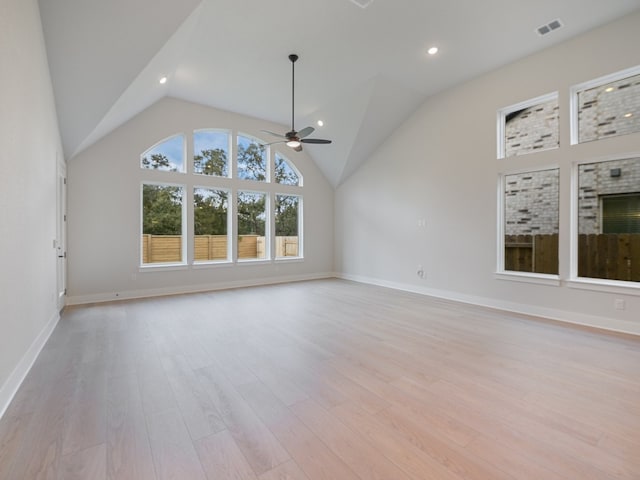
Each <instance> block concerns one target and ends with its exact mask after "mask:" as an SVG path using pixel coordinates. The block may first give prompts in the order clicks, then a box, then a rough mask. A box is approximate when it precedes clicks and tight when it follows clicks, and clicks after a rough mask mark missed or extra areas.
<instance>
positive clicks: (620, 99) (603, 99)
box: [571, 67, 640, 144]
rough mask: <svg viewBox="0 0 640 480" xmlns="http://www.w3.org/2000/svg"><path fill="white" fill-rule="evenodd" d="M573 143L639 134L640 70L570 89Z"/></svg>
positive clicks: (630, 70)
mask: <svg viewBox="0 0 640 480" xmlns="http://www.w3.org/2000/svg"><path fill="white" fill-rule="evenodd" d="M571 93H572V95H571V102H572V127H571V143H573V144H576V143H583V142H590V141H593V140H600V139H603V138H609V137H616V136H618V135H626V134H629V133H635V132H640V67H635V68H632V69H629V70H625V71H622V72H618V73H614V74H612V75H608V76H606V77H602V78H599V79H596V80H592V81H589V82H585V83H582V84H580V85H576V86H574V87H573V88H572V89H571Z"/></svg>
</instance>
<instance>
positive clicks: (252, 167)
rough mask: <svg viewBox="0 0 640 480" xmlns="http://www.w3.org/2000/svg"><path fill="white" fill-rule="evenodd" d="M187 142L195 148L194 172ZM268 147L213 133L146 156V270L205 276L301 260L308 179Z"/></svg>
mask: <svg viewBox="0 0 640 480" xmlns="http://www.w3.org/2000/svg"><path fill="white" fill-rule="evenodd" d="M186 139H189V141H190V142H192V144H191V145H190V146H192V147H193V148H192V150H191V149H189V151H193V159H192V163H191V162H189V166H188V167H187V162H186V161H185V156H186V151H187V150H188V149H187V147H188V145H186ZM264 143H265V142H263V141H262V140H260V139H258V138H255V137H251V136H249V135H244V134H239V135H236V134H235V133H232V132H231V130H228V129H214V128H207V129H199V130H195V131H194V132H193V135H191V136H187V135H184V134H177V135H173V136H171V137H169V138H167V139H165V140H162V141H160V142H158V143H156V144H155V145H154V146H152V147H151V148H149V149H147V150H146V151H145V152H144V153H143V154H142V155H141V156H140V167H141V171H142V172H146V173H143V175H142V178H143V181H142V186H141V203H142V207H141V217H140V222H141V248H140V264H141V265H142V266H143V267H149V266H153V267H156V268H157V267H158V266H161V267H162V266H165V267H169V266H172V265H173V266H175V265H176V264H178V265H188V264H197V265H198V268H202V267H203V266H205V265H211V266H215V265H219V264H221V263H226V264H229V263H236V262H243V263H250V262H268V261H282V260H284V259H292V258H294V259H295V258H297V259H301V258H302V257H303V254H302V251H303V245H302V198H303V196H302V185H303V177H302V174H301V173H300V170H298V168H297V167H296V166H295V164H294V163H293V162H292V161H291V160H289V159H288V158H286V157H285V156H283V155H282V154H280V153H278V152H276V151H274V150H273V149H271V148H270V147H268V146H265V145H264ZM232 145H236V146H237V151H236V152H235V154H234V152H233V149H232ZM152 171H153V172H152ZM187 213H188V215H189V216H187ZM234 235H235V237H234Z"/></svg>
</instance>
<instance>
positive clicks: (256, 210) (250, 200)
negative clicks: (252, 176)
mask: <svg viewBox="0 0 640 480" xmlns="http://www.w3.org/2000/svg"><path fill="white" fill-rule="evenodd" d="M237 205H238V258H239V259H241V260H245V259H266V258H267V251H268V249H267V239H266V225H267V195H266V194H265V193H260V192H245V191H240V192H238V198H237Z"/></svg>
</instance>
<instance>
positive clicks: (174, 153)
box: [140, 135, 184, 172]
mask: <svg viewBox="0 0 640 480" xmlns="http://www.w3.org/2000/svg"><path fill="white" fill-rule="evenodd" d="M140 166H141V167H142V168H149V169H152V170H164V171H166V172H184V135H176V136H175V137H171V138H169V139H168V140H165V141H163V142H161V143H158V144H157V145H154V146H153V147H151V148H150V149H149V150H147V151H146V152H144V153H143V154H142V155H141V156H140Z"/></svg>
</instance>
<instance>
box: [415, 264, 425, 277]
mask: <svg viewBox="0 0 640 480" xmlns="http://www.w3.org/2000/svg"><path fill="white" fill-rule="evenodd" d="M416 275H418V278H421V279H422V280H424V268H422V265H418V271H417V272H416Z"/></svg>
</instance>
